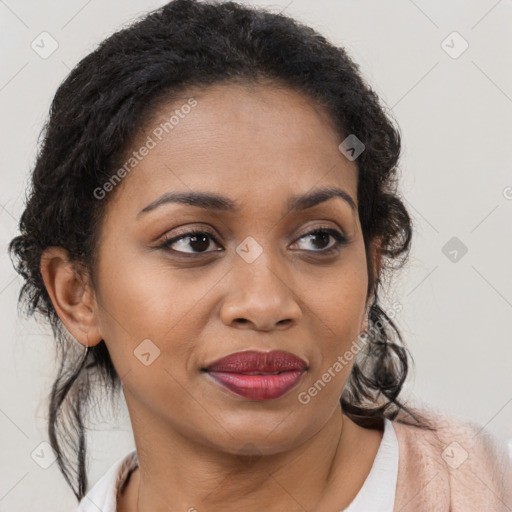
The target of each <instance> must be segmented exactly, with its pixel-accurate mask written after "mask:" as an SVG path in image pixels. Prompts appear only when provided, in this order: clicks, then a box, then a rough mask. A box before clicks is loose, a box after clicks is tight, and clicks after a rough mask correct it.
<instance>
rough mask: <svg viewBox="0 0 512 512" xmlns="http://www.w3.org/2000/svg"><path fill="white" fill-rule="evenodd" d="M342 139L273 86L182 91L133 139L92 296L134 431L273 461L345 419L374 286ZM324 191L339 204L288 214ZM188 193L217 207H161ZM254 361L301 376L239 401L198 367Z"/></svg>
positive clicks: (311, 109)
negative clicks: (248, 357) (256, 357)
mask: <svg viewBox="0 0 512 512" xmlns="http://www.w3.org/2000/svg"><path fill="white" fill-rule="evenodd" d="M192 96H193V98H194V100H195V101H192V100H191V101H188V100H189V98H190V97H192ZM186 105H189V106H188V107H187V106H186ZM173 115H174V117H173V118H172V119H171V117H172V116H173ZM166 122H167V124H165V123H166ZM341 141H342V139H341V138H340V135H339V134H338V133H336V131H335V130H334V128H333V127H332V125H331V123H330V122H329V119H328V117H327V115H326V113H325V112H324V111H323V110H322V109H321V108H320V107H317V106H316V105H315V104H313V103H312V102H311V100H309V99H307V98H306V97H304V96H303V95H301V94H299V93H297V92H295V91H292V90H289V89H284V88H283V89H278V88H275V87H271V86H268V85H267V86H264V85H258V86H253V87H245V86H241V85H236V86H235V85H229V86H226V85H223V86H220V85H219V86H214V87H210V88H207V89H203V90H200V89H197V90H196V89H194V90H191V91H190V94H188V95H187V96H184V97H183V100H182V101H180V100H178V101H177V102H175V103H173V104H172V105H164V106H163V107H161V108H160V109H159V111H158V114H157V115H156V116H155V117H154V119H153V120H152V121H151V122H150V123H149V125H148V126H147V127H146V128H144V129H143V130H142V131H141V133H140V135H139V137H138V138H137V140H136V141H135V143H134V144H133V146H132V148H131V150H130V151H129V155H128V156H127V157H126V158H127V161H128V159H129V158H130V156H131V157H132V158H135V159H136V162H135V160H131V161H130V162H131V163H128V165H127V166H126V167H125V170H126V169H130V170H129V172H126V175H125V176H124V177H123V179H122V181H121V182H120V183H119V184H118V185H117V186H116V187H115V190H113V191H110V192H109V193H110V194H113V196H112V197H111V198H110V199H111V201H110V203H109V204H108V208H107V214H106V216H105V219H104V222H103V224H102V229H101V237H100V241H99V243H100V245H99V260H98V266H97V275H96V276H97V287H96V289H95V294H96V295H95V297H96V300H97V305H98V308H97V310H96V313H97V316H96V319H97V326H98V329H99V332H100V333H101V336H102V338H103V339H104V340H105V342H106V344H107V346H108V350H109V353H110V355H111V357H112V360H113V363H114V366H115V368H116V370H117V371H118V373H119V375H120V377H121V379H122V382H123V389H124V393H125V396H126V400H127V404H128V407H129V411H130V416H131V418H132V423H133V426H134V430H135V431H136V430H137V429H141V430H142V429H143V430H144V431H146V432H148V433H149V432H151V439H152V442H155V443H158V442H160V441H162V439H161V436H163V435H164V433H165V435H168V434H169V433H172V435H174V436H178V437H181V438H187V439H189V440H191V441H193V442H198V443H200V444H202V445H205V446H208V447H210V448H214V449H217V450H222V451H224V452H229V453H242V451H243V450H245V451H246V452H250V451H251V450H256V451H257V452H259V453H264V454H270V453H277V452H279V451H283V450H286V449H289V448H290V447H293V446H297V445H299V444H301V443H303V442H305V441H306V440H308V439H309V438H311V437H312V436H313V435H314V434H315V433H316V432H318V431H319V430H320V429H321V428H322V427H323V426H324V425H325V424H326V423H327V421H328V420H329V418H331V417H332V415H333V414H334V413H335V412H337V411H339V398H340V395H341V393H342V391H343V388H344V386H345V383H346V381H347V378H348V376H349V374H350V371H351V368H352V363H353V360H352V359H351V358H350V357H348V358H347V357H346V352H347V351H350V349H351V348H352V352H355V350H354V347H355V346H356V345H355V344H356V343H357V339H358V334H359V333H360V332H361V330H362V329H363V328H364V327H365V310H366V290H367V284H368V275H367V269H366V256H365V247H364V243H363V238H362V232H361V227H360V223H359V217H358V214H357V170H356V165H355V163H354V162H351V161H349V160H348V159H347V158H346V157H345V156H344V155H343V154H342V153H341V152H340V151H339V149H338V146H339V144H340V142H341ZM144 147H145V148H146V149H142V148H144ZM133 152H136V154H133ZM120 175H121V176H122V175H123V172H121V173H120ZM108 188H109V187H108V185H107V187H105V189H108ZM326 188H330V189H334V188H336V189H340V190H342V191H343V194H345V195H346V198H348V200H347V199H346V198H343V197H340V196H338V195H335V196H332V197H331V198H330V199H328V200H325V201H321V202H318V204H316V203H317V202H316V201H305V202H301V201H295V202H296V204H298V206H299V208H297V209H292V208H291V205H292V203H291V200H292V198H295V199H296V198H300V197H302V196H308V195H310V194H312V193H313V192H315V191H318V190H320V189H326ZM198 193H201V194H211V195H215V196H216V197H218V198H220V197H222V198H223V199H222V201H218V200H208V201H205V202H204V203H203V204H202V205H199V204H198V203H196V204H187V202H184V201H181V202H175V201H171V200H168V201H166V200H165V197H166V194H182V195H188V194H198ZM343 194H342V195H343ZM108 199H109V198H108V197H107V198H106V199H104V200H108ZM168 199H170V196H169V197H168ZM189 203H192V201H189ZM350 203H353V205H351V204H350ZM228 204H229V205H231V206H229V207H228V206H227V205H228ZM315 229H322V232H321V233H320V234H317V235H308V233H310V232H311V231H314V230H315ZM194 230H197V231H199V232H200V233H201V234H199V235H196V238H194V235H189V236H187V233H190V232H192V231H194ZM328 230H334V232H338V233H339V234H340V235H342V236H343V237H345V239H346V244H337V241H336V238H335V237H334V236H332V235H329V231H328ZM176 237H181V240H176V241H174V242H169V243H168V245H167V246H164V245H163V242H164V241H165V239H167V240H170V239H173V238H176ZM148 340H149V341H148ZM248 350H251V351H260V352H269V351H273V350H280V351H285V352H289V353H291V354H294V355H296V356H298V357H300V358H301V359H303V360H304V361H305V362H306V363H307V366H308V370H307V371H306V372H305V373H304V374H303V375H302V377H301V378H300V380H299V381H298V383H297V384H296V385H295V387H294V388H293V389H291V390H289V391H288V392H287V393H286V394H284V395H283V396H281V397H279V398H275V399H270V400H254V399H248V398H244V397H242V396H239V395H237V394H235V393H233V392H232V391H230V390H229V389H227V388H226V387H224V386H222V385H220V384H219V383H218V382H217V381H216V380H215V379H213V378H212V377H211V375H210V374H208V373H207V372H205V371H202V370H203V369H204V368H206V367H207V366H209V365H210V364H211V363H213V362H214V361H217V360H218V359H220V358H223V357H225V356H227V355H229V354H233V353H235V352H240V351H248ZM341 361H343V362H341ZM324 374H328V376H327V377H325V375H324ZM322 378H323V380H322ZM319 379H320V380H321V381H322V382H321V383H320V385H319V384H318V381H319ZM315 383H317V384H316V388H315V389H316V393H315V389H314V390H313V391H311V389H310V388H312V387H313V388H314V386H315ZM250 446H253V447H254V448H253V449H251V448H248V447H250Z"/></svg>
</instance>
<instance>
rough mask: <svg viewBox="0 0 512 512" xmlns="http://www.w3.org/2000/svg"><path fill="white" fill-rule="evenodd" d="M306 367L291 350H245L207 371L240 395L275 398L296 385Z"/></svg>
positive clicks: (221, 360) (259, 398)
mask: <svg viewBox="0 0 512 512" xmlns="http://www.w3.org/2000/svg"><path fill="white" fill-rule="evenodd" d="M307 369H308V367H307V363H306V362H305V361H304V360H302V359H301V358H299V357H297V356H295V355H293V354H290V353H289V352H283V351H272V352H256V351H245V352H237V353H235V354H231V355H229V356H227V357H224V358H222V359H219V360H218V361H216V362H214V363H213V364H211V365H210V366H208V367H207V368H205V369H204V371H206V372H207V373H208V375H210V376H211V377H212V379H213V380H214V381H215V382H216V383H217V384H220V385H221V386H223V387H225V388H227V389H229V390H230V391H231V392H233V393H235V394H236V395H238V396H241V397H243V398H247V399H250V400H272V399H275V398H279V397H281V396H283V395H284V394H286V393H287V392H288V391H290V390H291V389H292V388H293V387H295V386H296V385H297V384H298V382H299V381H300V379H301V377H302V376H303V375H304V374H305V372H306V371H307Z"/></svg>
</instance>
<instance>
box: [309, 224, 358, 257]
mask: <svg viewBox="0 0 512 512" xmlns="http://www.w3.org/2000/svg"><path fill="white" fill-rule="evenodd" d="M307 238H309V240H308V241H310V242H311V243H312V244H313V245H314V246H316V247H317V249H312V250H313V252H330V250H331V249H336V248H337V247H339V246H340V245H342V244H346V243H348V240H347V239H346V238H345V236H343V235H342V234H341V233H340V232H339V231H337V230H335V229H331V228H317V229H314V230H313V231H309V232H308V233H306V234H305V235H302V236H301V237H300V238H299V240H302V239H307ZM330 239H331V241H332V239H334V242H333V243H332V245H331V246H330V247H329V242H330ZM306 250H311V249H306Z"/></svg>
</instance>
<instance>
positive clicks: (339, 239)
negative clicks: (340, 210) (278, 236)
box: [157, 227, 348, 258]
mask: <svg viewBox="0 0 512 512" xmlns="http://www.w3.org/2000/svg"><path fill="white" fill-rule="evenodd" d="M319 233H326V234H328V235H330V236H331V237H332V238H334V240H335V243H334V245H333V246H331V247H329V248H327V249H320V250H318V251H308V252H313V253H320V254H323V255H330V254H332V253H333V252H335V251H336V250H337V249H338V248H339V247H340V246H342V245H346V244H347V243H348V240H347V238H346V237H345V236H344V235H342V234H341V233H340V232H339V231H337V230H336V229H332V228H324V227H318V228H315V229H313V230H312V231H308V232H307V233H304V234H303V235H301V236H300V237H299V238H298V239H297V240H301V239H302V238H305V237H307V236H309V235H317V234H319ZM196 235H208V236H209V237H211V239H212V240H213V241H214V243H215V244H217V245H220V244H219V242H218V241H217V238H216V237H215V235H214V234H213V233H211V232H210V231H208V230H207V229H192V230H190V231H187V232H185V233H182V234H180V235H178V236H175V237H172V238H165V237H164V239H163V242H162V243H161V244H160V245H159V246H158V247H157V249H166V250H170V251H172V252H174V253H176V254H178V255H179V257H181V256H183V257H185V258H187V257H196V256H201V255H203V254H208V253H211V252H217V251H204V252H196V253H187V252H183V251H175V250H174V249H170V246H171V245H173V244H174V243H175V242H178V241H180V240H182V239H184V238H188V237H193V236H196Z"/></svg>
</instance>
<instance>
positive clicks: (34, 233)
mask: <svg viewBox="0 0 512 512" xmlns="http://www.w3.org/2000/svg"><path fill="white" fill-rule="evenodd" d="M261 80H265V81H271V82H274V83H276V84H282V85H284V86H288V87H292V88H294V89H296V90H298V91H301V92H303V93H306V94H307V95H309V97H310V98H311V99H312V100H314V101H317V102H319V103H320V104H322V105H324V106H325V108H326V109H327V111H328V112H329V114H330V118H331V119H332V121H333V123H334V126H335V127H336V128H337V129H338V130H339V134H340V141H342V140H343V139H344V138H345V137H346V136H348V135H349V134H356V135H357V137H358V138H359V139H360V140H361V141H363V142H364V145H365V150H364V151H363V153H362V154H361V155H360V156H359V157H358V158H357V160H356V163H357V168H358V204H359V217H360V221H361V228H362V232H363V237H364V242H365V247H366V251H367V260H368V272H369V284H368V297H370V296H373V301H372V303H371V306H370V308H369V316H368V321H369V325H370V327H371V326H373V325H374V324H377V323H378V322H380V324H379V325H380V326H381V328H379V329H375V328H374V329H370V335H369V337H368V340H369V343H368V345H367V348H365V349H362V350H361V352H360V354H358V356H357V357H356V360H355V363H354V366H353V371H352V373H351V376H350V378H349V381H348V382H347V385H346V387H345V389H344V391H343V394H342V396H341V398H340V402H341V404H342V407H343V409H344V411H345V413H346V414H347V415H348V416H349V417H350V418H352V419H353V420H354V421H355V422H356V423H358V424H359V425H361V426H364V427H372V426H375V425H378V424H380V422H381V421H382V419H383V418H384V417H388V418H390V419H395V418H396V417H397V415H398V414H399V413H401V411H402V412H405V413H406V415H404V416H403V418H401V419H400V421H403V422H404V423H408V422H411V423H410V424H413V425H416V426H418V427H421V428H431V426H430V425H429V424H428V422H427V420H426V419H425V418H422V417H421V416H420V415H419V413H417V412H416V413H415V412H414V411H413V410H411V409H408V408H407V407H405V406H404V405H403V404H401V402H400V401H399V399H398V396H399V393H400V391H401V389H402V385H403V383H404V381H405V378H406V376H407V372H408V352H407V350H406V349H405V347H404V346H403V340H402V338H401V336H400V333H399V331H398V329H397V327H396V325H395V323H394V322H393V321H392V319H391V318H389V316H388V315H387V314H386V312H385V311H384V310H383V309H382V308H381V306H380V305H379V299H378V291H379V287H380V283H381V279H382V276H383V275H384V273H385V272H391V271H392V270H395V269H396V268H398V267H399V266H401V265H402V264H403V263H404V262H405V260H406V258H407V254H408V251H409V248H410V241H411V233H412V226H411V220H410V217H409V215H408V213H407V210H406V208H405V206H404V204H403V202H402V201H401V200H400V198H399V197H398V195H397V192H396V173H397V162H398V159H399V155H400V134H399V131H398V129H397V128H395V126H394V124H393V122H392V121H391V120H390V118H389V117H388V116H387V115H386V113H385V111H384V109H383V108H382V107H381V105H380V104H379V100H378V97H377V95H376V94H375V92H374V91H372V90H371V89H370V88H369V87H368V85H367V84H366V83H365V82H364V80H363V79H362V77H361V75H360V73H359V68H358V66H357V65H356V64H355V63H354V62H353V61H352V60H351V59H350V58H349V56H348V55H347V53H346V52H345V50H344V49H343V48H340V47H336V46H334V45H332V44H331V43H330V42H328V41H327V40H326V39H325V38H324V37H323V36H321V35H320V34H318V33H317V32H316V31H314V30H313V29H311V28H310V27H307V26H304V25H302V24H300V23H298V22H296V21H294V20H293V19H290V18H288V17H286V16H284V15H280V14H273V13H270V12H266V11H264V10H262V9H256V8H252V7H248V6H242V5H240V4H237V3H234V2H227V3H218V2H216V3H211V4H209V3H205V2H198V1H195V0H175V1H172V2H169V3H168V4H167V5H165V6H163V7H161V8H159V9H157V10H155V11H153V12H151V13H149V14H148V15H147V16H145V17H144V18H143V19H141V20H140V21H137V22H136V23H135V24H133V25H131V26H129V27H127V28H124V29H123V30H120V31H119V32H117V33H115V34H113V35H112V36H110V37H109V38H108V39H106V40H105V41H103V42H102V43H101V44H100V45H99V46H98V48H97V49H96V50H95V51H94V52H92V53H91V54H89V55H88V56H86V57H85V58H84V59H83V60H82V61H81V62H79V63H78V64H77V66H76V67H75V68H74V69H73V70H72V71H71V73H70V74H69V76H68V77H67V78H66V80H65V81H64V82H63V83H62V84H61V85H60V87H59V88H58V90H57V93H56V95H55V98H54V100H53V103H52V106H51V111H50V115H49V120H48V122H47V124H46V125H45V127H44V130H43V132H42V135H43V141H42V145H41V147H40V150H39V153H38V156H37V160H36V163H35V167H34V169H33V171H32V176H31V179H32V181H31V190H30V195H29V197H28V201H27V204H26V208H25V210H24V212H23V214H22V216H21V219H20V223H19V229H20V235H19V236H17V237H15V238H14V239H13V240H12V241H11V243H10V245H9V253H10V255H11V258H12V260H13V264H14V266H15V268H16V270H17V272H18V273H19V274H20V275H21V276H22V277H23V279H24V285H23V287H22V289H21V291H20V296H19V305H21V304H23V305H24V306H25V312H26V313H27V314H28V315H31V314H33V313H36V312H37V313H38V314H40V315H42V316H43V317H44V318H46V319H47V320H48V321H49V323H50V325H51V326H52V329H53V332H54V336H55V339H56V342H57V346H58V347H59V361H60V366H59V370H58V375H57V378H56V380H55V383H54V385H53V387H52V390H51V392H50V395H49V409H48V410H49V424H48V432H49V438H50V442H51V445H52V447H53V449H54V450H55V453H56V455H57V460H58V464H59V467H60V469H61V472H62V473H63V475H64V477H65V479H66V481H67V482H68V483H69V485H70V486H71V488H72V490H73V493H74V494H75V496H76V498H77V499H78V500H80V499H81V498H82V497H83V496H84V495H85V492H86V489H87V471H86V435H85V422H86V418H87V415H88V413H89V411H90V409H91V407H92V405H93V398H94V396H95V394H97V393H100V392H101V391H102V390H103V391H105V392H107V393H110V398H111V399H113V400H115V398H116V397H117V398H119V390H120V388H121V386H120V379H119V376H118V375H117V373H116V371H115V369H114V366H113V364H112V361H111V359H110V356H109V353H108V350H107V347H106V345H105V342H104V341H101V342H100V343H99V344H98V345H96V346H94V347H90V348H89V350H87V351H86V353H85V357H84V353H82V352H80V353H77V349H76V345H78V344H77V343H76V341H75V342H73V340H72V339H69V336H68V335H67V333H66V332H65V328H64V327H63V325H62V323H61V321H60V319H59V317H58V315H57V314H56V311H55V309H54V307H53V304H52V301H51V299H50V297H49V295H48V293H47V290H46V288H45V285H44V281H43V279H42V276H41V270H40V263H41V255H42V254H43V251H44V250H45V249H46V248H47V247H51V246H57V247H62V248H65V249H66V250H67V251H68V254H69V258H70V260H72V261H75V262H76V263H77V265H78V264H80V265H82V266H83V268H85V269H87V270H88V271H89V275H90V278H91V282H92V283H94V270H95V254H96V250H97V241H98V234H99V228H100V226H101V219H102V218H103V214H104V211H105V207H106V205H107V204H108V201H109V198H111V196H112V193H107V194H106V196H105V197H104V198H101V199H98V197H97V193H96V194H95V190H96V191H97V190H98V188H100V187H102V185H103V184H104V183H105V181H106V180H108V179H109V178H111V177H112V176H113V175H114V173H115V172H116V170H117V169H119V166H120V165H121V163H122V156H123V154H124V153H125V151H126V148H128V147H130V143H131V141H132V140H134V138H135V137H136V136H137V131H138V130H139V129H140V126H143V125H144V121H145V120H147V119H149V118H150V117H151V115H152V114H153V113H154V112H155V109H156V108H157V107H158V105H159V104H160V103H162V102H164V101H172V99H173V98H175V97H176V96H177V95H179V94H181V93H183V92H184V91H186V90H187V88H189V87H191V86H201V87H208V86H209V85H213V84H217V83H220V82H226V83H229V82H242V83H247V84H250V83H257V82H258V81H261ZM376 240H378V241H379V257H380V258H382V270H381V273H382V275H381V274H379V275H378V276H373V271H372V270H371V269H372V268H373V262H372V261H371V251H369V250H368V248H369V247H370V244H371V243H372V242H375V241H376ZM393 338H395V339H396V342H393ZM93 377H94V378H93ZM93 384H94V385H93ZM407 417H409V418H411V419H410V420H407V419H406V418H407Z"/></svg>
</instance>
